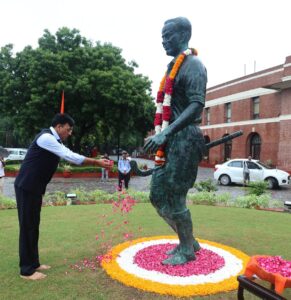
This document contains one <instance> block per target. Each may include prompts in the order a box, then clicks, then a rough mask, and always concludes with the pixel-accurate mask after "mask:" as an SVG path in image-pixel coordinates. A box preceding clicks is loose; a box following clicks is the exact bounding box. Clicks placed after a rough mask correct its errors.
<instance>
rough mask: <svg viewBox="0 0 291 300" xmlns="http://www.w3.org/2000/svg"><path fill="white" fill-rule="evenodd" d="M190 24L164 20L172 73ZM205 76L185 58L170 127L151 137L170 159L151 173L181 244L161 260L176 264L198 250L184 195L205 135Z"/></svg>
mask: <svg viewBox="0 0 291 300" xmlns="http://www.w3.org/2000/svg"><path fill="white" fill-rule="evenodd" d="M190 37H191V24H190V22H189V21H188V20H187V19H186V18H181V17H180V18H176V19H171V20H168V21H166V22H165V24H164V27H163V31H162V38H163V46H164V49H165V50H166V53H167V55H169V56H173V57H174V59H173V61H172V62H171V63H170V64H169V65H168V71H167V74H169V73H170V71H171V69H172V67H173V65H174V63H175V60H176V59H177V57H178V56H179V54H180V53H181V52H183V51H185V50H186V49H187V48H188V42H189V40H190ZM206 83H207V74H206V69H205V67H204V65H203V64H202V63H201V61H200V60H199V59H198V58H197V57H196V56H193V55H189V56H186V57H185V60H184V62H183V64H182V65H181V67H180V69H179V71H178V74H177V75H176V77H175V81H174V89H173V94H172V100H171V110H172V116H171V120H170V123H169V126H168V127H167V128H165V129H164V130H163V131H162V132H161V133H159V134H157V135H155V136H153V137H150V138H149V139H148V140H147V142H146V144H145V150H147V151H149V150H152V151H156V150H157V149H158V147H159V146H161V145H166V147H165V156H166V163H165V164H164V165H163V166H157V167H155V169H154V171H153V174H152V181H151V191H150V200H151V202H152V204H153V206H154V207H155V208H156V210H157V212H158V214H159V215H160V216H161V217H163V219H164V220H165V221H166V222H167V223H168V224H169V225H170V226H171V227H172V229H173V230H174V231H175V232H176V233H177V234H178V237H179V245H178V246H177V247H176V248H174V249H173V250H172V251H170V252H168V253H167V254H169V255H171V256H170V257H169V258H168V259H166V260H164V261H163V264H171V265H178V264H184V263H186V262H187V261H190V260H194V259H195V252H196V251H198V250H199V249H200V246H199V243H198V242H197V241H196V240H195V238H194V237H193V226H192V220H191V214H190V211H189V209H188V208H187V206H186V195H187V192H188V190H189V189H190V188H192V187H193V184H194V182H195V180H196V175H197V169H198V164H199V162H200V161H201V158H202V155H203V151H204V149H203V148H204V139H203V135H202V133H201V131H200V129H199V127H198V124H199V123H200V122H201V113H202V110H203V107H204V103H205V92H206Z"/></svg>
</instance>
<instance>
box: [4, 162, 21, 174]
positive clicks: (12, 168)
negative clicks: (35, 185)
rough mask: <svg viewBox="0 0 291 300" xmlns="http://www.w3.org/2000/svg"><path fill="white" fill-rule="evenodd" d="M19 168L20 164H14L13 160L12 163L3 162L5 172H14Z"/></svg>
mask: <svg viewBox="0 0 291 300" xmlns="http://www.w3.org/2000/svg"><path fill="white" fill-rule="evenodd" d="M7 162H8V161H7ZM11 162H12V161H11ZM19 168H20V165H19V164H15V162H14V163H13V164H12V163H11V164H10V163H8V164H7V163H6V162H5V171H6V172H16V171H18V170H19Z"/></svg>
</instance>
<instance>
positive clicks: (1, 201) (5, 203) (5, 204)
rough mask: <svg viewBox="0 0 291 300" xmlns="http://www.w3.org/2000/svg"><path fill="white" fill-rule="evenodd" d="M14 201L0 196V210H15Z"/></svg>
mask: <svg viewBox="0 0 291 300" xmlns="http://www.w3.org/2000/svg"><path fill="white" fill-rule="evenodd" d="M16 207H17V204H16V201H15V200H13V199H11V198H8V197H6V196H4V195H1V194H0V209H9V208H16Z"/></svg>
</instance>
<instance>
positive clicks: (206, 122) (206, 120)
mask: <svg viewBox="0 0 291 300" xmlns="http://www.w3.org/2000/svg"><path fill="white" fill-rule="evenodd" d="M205 125H210V108H209V107H207V108H205Z"/></svg>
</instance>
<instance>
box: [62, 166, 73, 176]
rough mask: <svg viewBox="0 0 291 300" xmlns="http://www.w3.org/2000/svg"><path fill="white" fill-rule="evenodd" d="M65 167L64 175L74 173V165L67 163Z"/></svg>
mask: <svg viewBox="0 0 291 300" xmlns="http://www.w3.org/2000/svg"><path fill="white" fill-rule="evenodd" d="M63 168H64V169H63V176H64V177H65V178H68V177H71V174H72V172H71V170H72V166H71V165H68V164H66V165H64V167H63Z"/></svg>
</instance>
